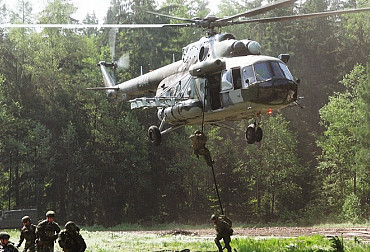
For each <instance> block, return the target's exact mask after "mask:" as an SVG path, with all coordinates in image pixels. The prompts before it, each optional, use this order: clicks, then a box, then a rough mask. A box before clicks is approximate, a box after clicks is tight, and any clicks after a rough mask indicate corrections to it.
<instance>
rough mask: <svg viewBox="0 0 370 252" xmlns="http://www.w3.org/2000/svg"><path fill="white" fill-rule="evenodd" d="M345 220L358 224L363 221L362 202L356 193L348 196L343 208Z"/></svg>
mask: <svg viewBox="0 0 370 252" xmlns="http://www.w3.org/2000/svg"><path fill="white" fill-rule="evenodd" d="M342 214H343V217H344V218H343V219H344V220H345V221H349V222H352V223H358V222H360V220H361V216H362V213H361V201H360V198H359V197H357V196H356V195H355V194H354V193H351V194H350V195H348V196H347V197H346V199H345V201H344V204H343V207H342Z"/></svg>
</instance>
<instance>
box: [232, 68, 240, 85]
mask: <svg viewBox="0 0 370 252" xmlns="http://www.w3.org/2000/svg"><path fill="white" fill-rule="evenodd" d="M232 75H233V85H234V89H241V88H242V79H241V75H240V67H236V68H233V69H232Z"/></svg>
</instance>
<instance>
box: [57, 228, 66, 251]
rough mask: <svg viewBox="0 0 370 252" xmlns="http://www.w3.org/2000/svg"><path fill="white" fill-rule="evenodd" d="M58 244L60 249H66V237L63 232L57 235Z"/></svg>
mask: <svg viewBox="0 0 370 252" xmlns="http://www.w3.org/2000/svg"><path fill="white" fill-rule="evenodd" d="M58 243H59V246H60V247H61V248H65V247H66V235H65V233H64V232H61V233H59V235H58Z"/></svg>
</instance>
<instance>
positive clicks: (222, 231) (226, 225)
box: [211, 214, 233, 252]
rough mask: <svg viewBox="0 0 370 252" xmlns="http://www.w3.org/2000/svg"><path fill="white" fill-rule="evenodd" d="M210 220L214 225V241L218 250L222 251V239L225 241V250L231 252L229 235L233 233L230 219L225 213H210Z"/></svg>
mask: <svg viewBox="0 0 370 252" xmlns="http://www.w3.org/2000/svg"><path fill="white" fill-rule="evenodd" d="M211 220H212V222H213V223H214V225H215V229H216V232H217V235H216V238H215V243H216V246H217V248H218V251H219V252H222V246H221V243H220V240H221V239H223V240H224V243H225V248H226V249H227V252H231V246H230V242H231V237H230V236H231V235H232V234H233V230H232V228H231V226H232V221H231V220H230V219H229V218H228V217H227V216H225V215H220V216H218V215H215V214H212V216H211Z"/></svg>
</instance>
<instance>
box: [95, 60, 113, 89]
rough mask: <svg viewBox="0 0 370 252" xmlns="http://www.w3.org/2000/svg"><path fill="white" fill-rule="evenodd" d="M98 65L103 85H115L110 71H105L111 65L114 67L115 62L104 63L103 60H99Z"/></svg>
mask: <svg viewBox="0 0 370 252" xmlns="http://www.w3.org/2000/svg"><path fill="white" fill-rule="evenodd" d="M98 66H99V67H100V71H101V73H102V75H103V81H104V85H105V87H107V88H109V87H113V86H115V85H116V83H115V81H114V79H113V77H112V76H111V75H110V73H108V71H107V67H111V68H113V69H114V68H116V64H115V63H106V62H105V61H100V62H99V63H98Z"/></svg>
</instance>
